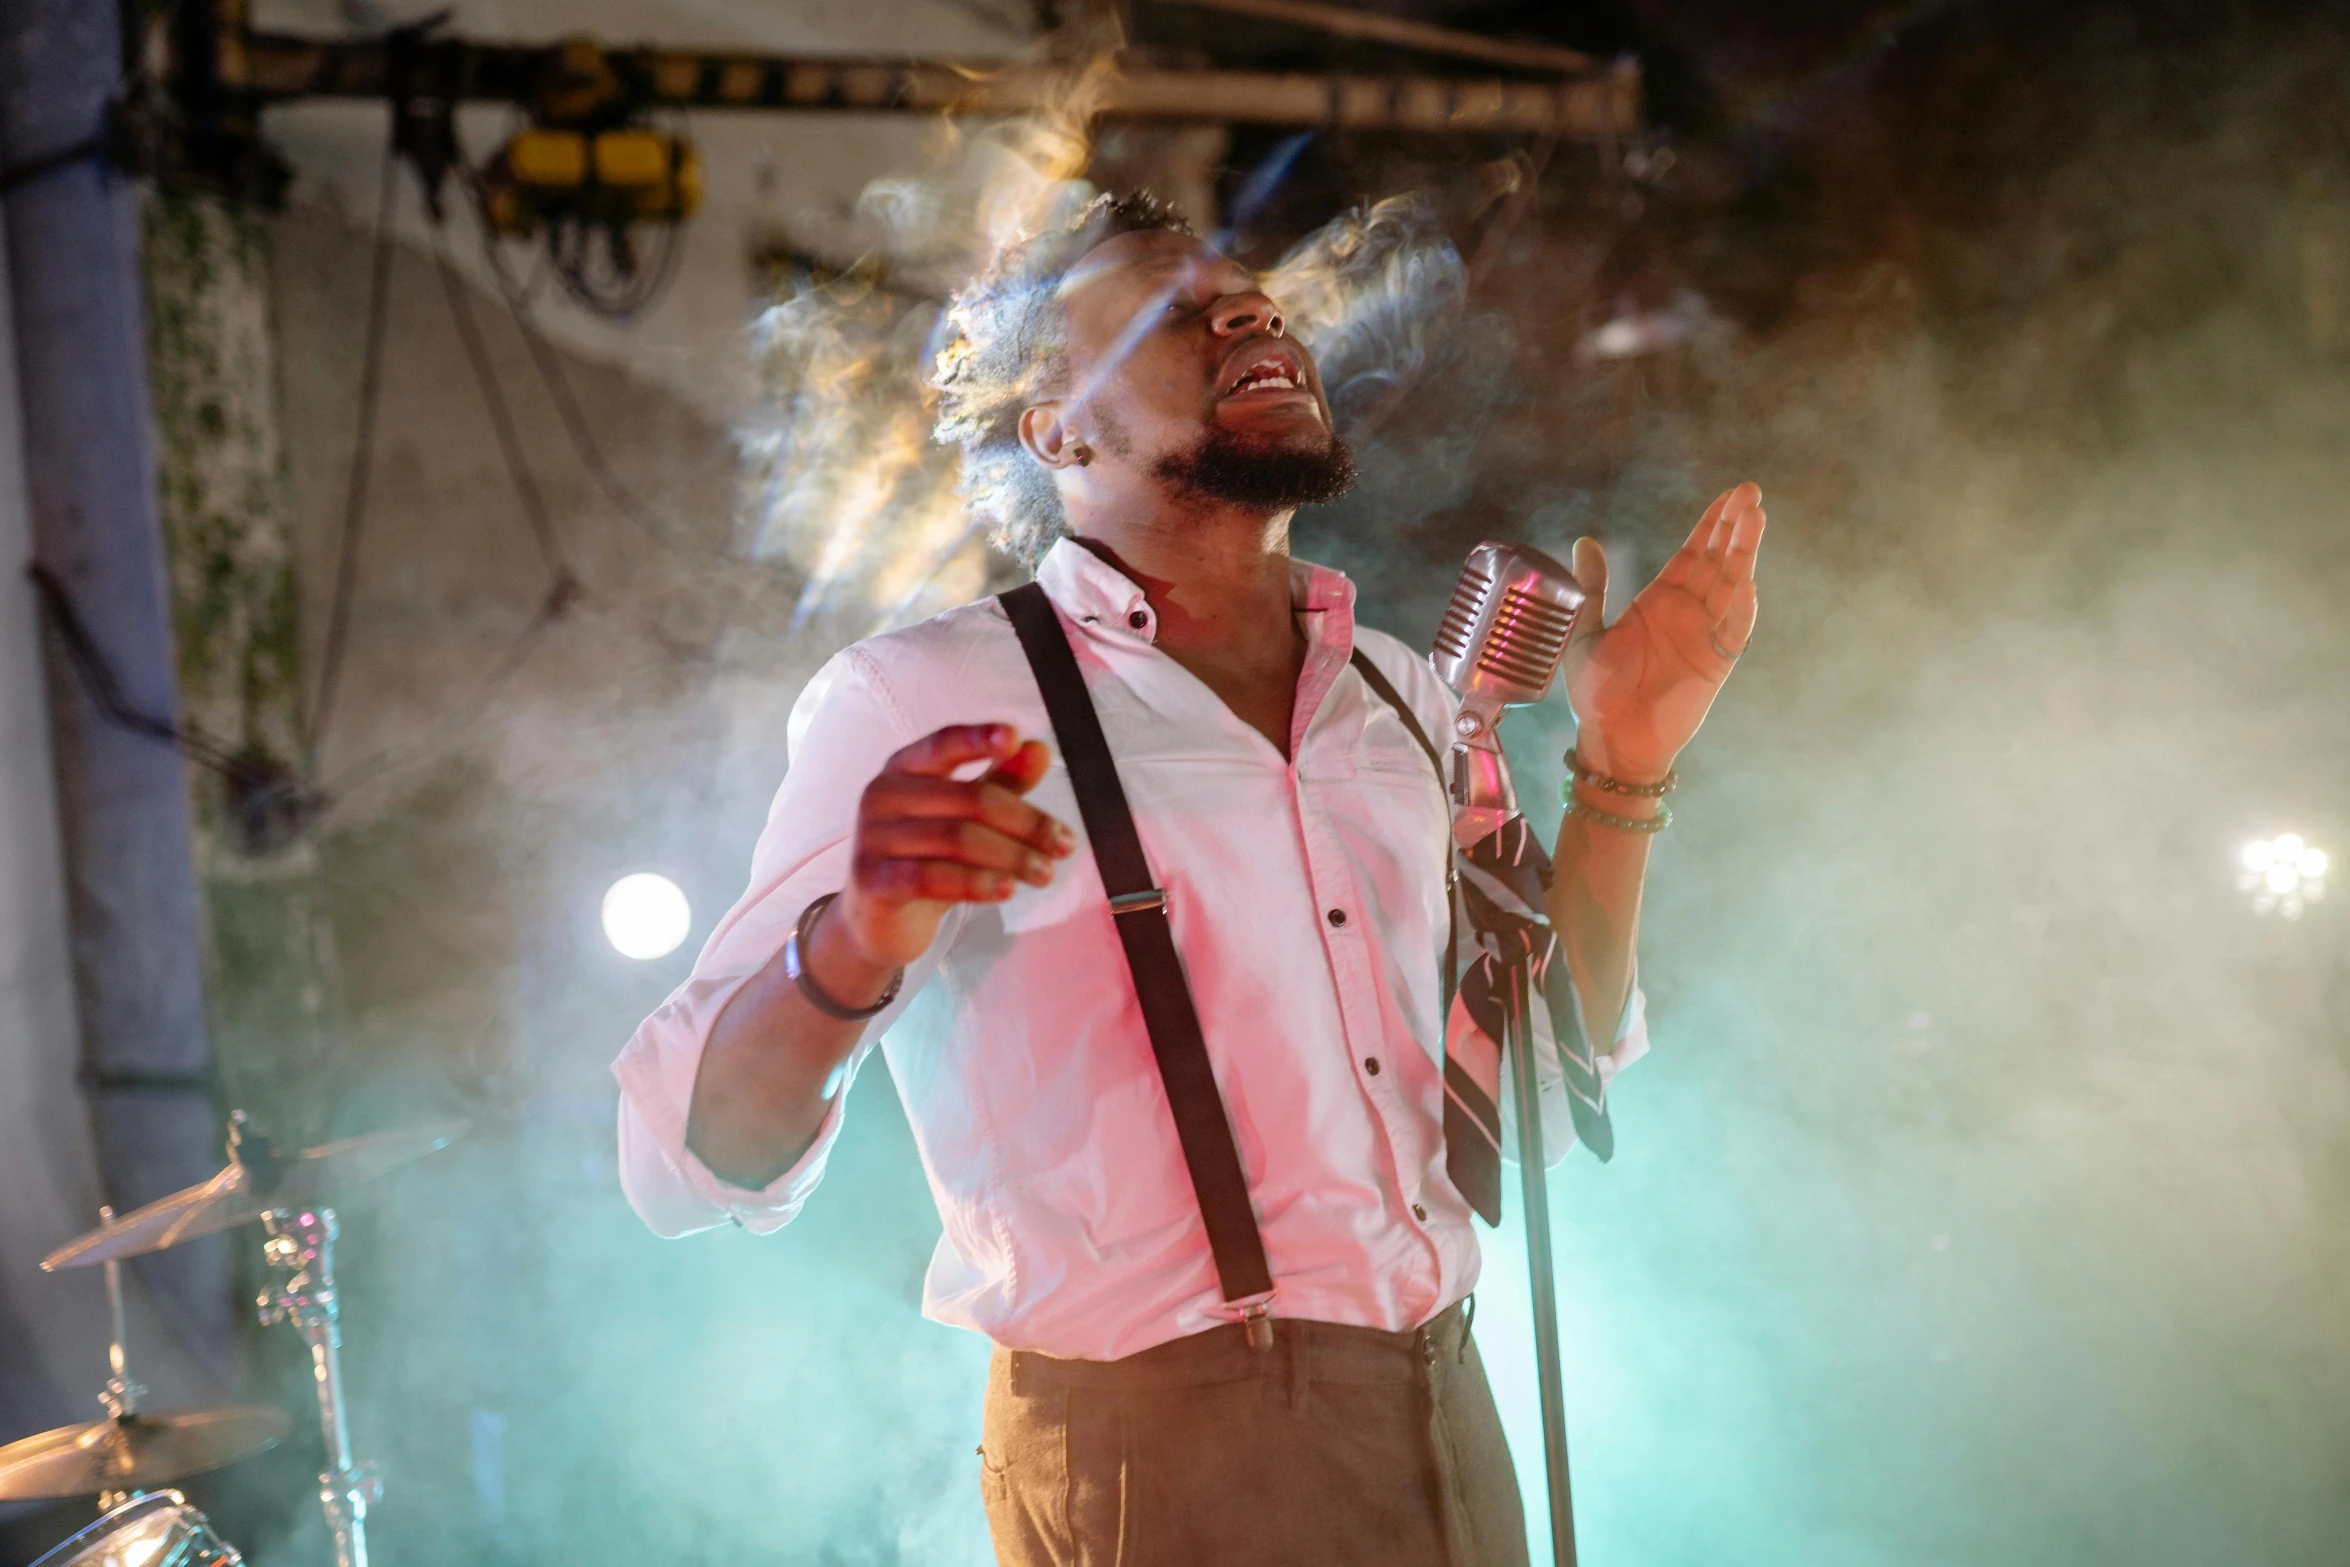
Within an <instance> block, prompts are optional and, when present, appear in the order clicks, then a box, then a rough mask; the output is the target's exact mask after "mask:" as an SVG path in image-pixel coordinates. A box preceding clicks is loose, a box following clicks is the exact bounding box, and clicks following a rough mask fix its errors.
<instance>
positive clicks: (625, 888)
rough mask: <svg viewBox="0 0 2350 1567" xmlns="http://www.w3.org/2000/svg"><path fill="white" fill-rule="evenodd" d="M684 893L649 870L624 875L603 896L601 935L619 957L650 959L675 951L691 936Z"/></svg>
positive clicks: (691, 917) (690, 916) (691, 924)
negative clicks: (602, 927)
mask: <svg viewBox="0 0 2350 1567" xmlns="http://www.w3.org/2000/svg"><path fill="white" fill-rule="evenodd" d="M693 928H694V911H693V908H692V906H691V905H690V904H688V903H687V902H686V901H685V893H684V891H683V890H682V889H681V888H680V887H679V886H678V885H677V883H675V882H673V881H671V880H670V879H669V878H668V877H666V876H662V875H658V874H656V873H655V872H652V871H638V872H636V873H635V874H634V875H631V876H623V877H621V878H620V879H619V880H618V881H616V882H614V883H613V884H612V889H611V891H609V892H607V893H605V894H604V935H605V938H606V939H607V940H609V941H610V942H611V943H612V946H613V949H614V950H615V951H617V952H618V953H619V954H620V955H621V956H622V957H626V958H638V959H644V960H649V959H652V958H665V957H667V956H669V954H670V953H672V952H675V951H676V950H677V949H678V948H679V947H680V946H682V945H683V944H684V942H685V938H686V937H687V936H689V935H691V934H692V933H693Z"/></svg>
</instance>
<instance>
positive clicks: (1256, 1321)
mask: <svg viewBox="0 0 2350 1567" xmlns="http://www.w3.org/2000/svg"><path fill="white" fill-rule="evenodd" d="M1272 1304H1273V1303H1272V1302H1271V1301H1269V1300H1260V1301H1256V1302H1254V1303H1252V1304H1250V1305H1246V1306H1243V1307H1241V1308H1240V1322H1241V1326H1242V1327H1243V1328H1245V1329H1246V1330H1247V1332H1248V1352H1249V1353H1250V1354H1252V1355H1262V1354H1265V1353H1267V1352H1268V1351H1270V1350H1271V1349H1272V1347H1273V1318H1272V1314H1271V1312H1270V1311H1269V1310H1268V1308H1269V1307H1271V1305H1272Z"/></svg>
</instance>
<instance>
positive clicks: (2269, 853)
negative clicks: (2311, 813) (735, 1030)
mask: <svg viewBox="0 0 2350 1567" xmlns="http://www.w3.org/2000/svg"><path fill="white" fill-rule="evenodd" d="M2332 864H2333V861H2332V859H2331V857H2329V856H2328V855H2327V853H2326V852H2325V850H2323V849H2320V848H2316V847H2314V846H2312V845H2311V844H2310V842H2309V841H2308V840H2307V839H2305V838H2303V837H2302V836H2301V835H2300V834H2299V833H2297V832H2287V833H2279V834H2277V835H2276V836H2275V837H2274V838H2259V839H2255V840H2254V841H2253V842H2251V843H2248V844H2246V845H2244V853H2243V866H2244V872H2243V874H2242V875H2241V876H2238V877H2237V878H2236V885H2237V887H2239V888H2240V889H2242V890H2243V892H2244V893H2245V894H2246V895H2248V896H2249V897H2250V898H2251V899H2252V912H2253V913H2255V914H2276V915H2280V916H2282V917H2283V918H2285V919H2289V920H2297V919H2299V918H2300V917H2301V916H2302V914H2303V912H2304V911H2305V910H2307V908H2308V907H2309V905H2310V904H2312V903H2315V902H2317V901H2318V900H2319V899H2321V898H2323V897H2324V896H2325V895H2326V871H2327V870H2328V869H2329V868H2331V866H2332Z"/></svg>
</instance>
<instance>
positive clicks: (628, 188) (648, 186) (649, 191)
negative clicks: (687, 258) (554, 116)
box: [481, 125, 702, 239]
mask: <svg viewBox="0 0 2350 1567" xmlns="http://www.w3.org/2000/svg"><path fill="white" fill-rule="evenodd" d="M481 184H482V210H483V213H484V215H485V216H486V217H487V218H488V219H489V224H490V227H491V229H492V230H493V231H494V232H496V233H498V234H501V235H504V236H507V237H510V238H515V239H526V238H529V237H530V236H532V235H534V234H536V233H538V232H539V231H540V229H542V228H544V227H546V226H547V225H549V224H566V223H578V224H593V225H598V226H610V227H625V226H627V225H629V224H632V223H679V222H683V221H684V220H685V219H687V218H690V217H692V216H693V215H694V211H695V209H696V208H697V207H699V206H700V205H701V203H702V158H701V154H700V153H698V152H696V151H695V150H694V146H693V143H691V142H689V141H687V140H686V139H685V138H684V137H682V136H673V135H670V134H669V133H667V132H665V131H657V130H651V129H647V128H645V127H642V126H624V127H622V128H619V129H616V130H605V131H582V130H566V129H562V128H559V127H549V126H536V125H534V126H531V127H530V128H528V129H526V130H522V131H518V132H516V133H515V134H514V136H513V138H512V139H511V140H509V141H508V142H507V143H506V145H505V146H503V147H501V148H499V149H498V152H497V155H496V156H495V157H493V158H491V160H490V162H489V165H488V166H487V167H486V168H484V169H483V170H482V177H481Z"/></svg>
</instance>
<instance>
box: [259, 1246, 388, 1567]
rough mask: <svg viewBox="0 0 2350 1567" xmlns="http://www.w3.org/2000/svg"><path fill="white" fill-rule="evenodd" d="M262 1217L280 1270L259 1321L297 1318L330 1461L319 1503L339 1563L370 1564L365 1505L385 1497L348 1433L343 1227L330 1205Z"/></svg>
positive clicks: (265, 1251)
mask: <svg viewBox="0 0 2350 1567" xmlns="http://www.w3.org/2000/svg"><path fill="white" fill-rule="evenodd" d="M261 1223H262V1227H263V1228H264V1229H266V1230H268V1231H269V1240H268V1241H267V1243H265V1244H264V1245H263V1246H262V1248H261V1255H262V1256H263V1257H264V1258H265V1259H267V1261H268V1263H269V1266H270V1267H271V1268H272V1269H273V1270H275V1271H276V1272H277V1274H278V1275H279V1278H278V1281H277V1283H276V1284H275V1285H273V1286H272V1287H270V1288H269V1289H266V1290H263V1291H262V1292H261V1296H260V1300H259V1302H258V1303H259V1305H260V1307H261V1321H262V1323H263V1324H264V1325H265V1326H272V1327H274V1326H275V1325H276V1324H278V1323H280V1322H290V1323H292V1324H293V1325H294V1331H295V1332H297V1333H299V1334H301V1335H302V1342H304V1343H305V1344H308V1345H309V1346H310V1367H311V1370H312V1372H313V1373H314V1375H315V1378H316V1381H317V1384H318V1426H319V1430H320V1431H321V1432H322V1433H323V1434H324V1435H325V1437H326V1461H327V1462H328V1464H330V1465H331V1466H332V1467H331V1468H329V1469H328V1470H327V1471H326V1472H325V1473H324V1474H322V1475H320V1476H319V1477H318V1501H319V1505H320V1506H321V1507H323V1508H324V1509H325V1510H326V1526H327V1528H328V1529H329V1530H331V1531H332V1532H333V1534H334V1537H335V1567H367V1509H368V1508H369V1507H370V1506H372V1505H374V1504H375V1503H376V1502H378V1501H381V1500H382V1499H383V1485H382V1483H381V1482H380V1481H379V1480H378V1479H377V1478H376V1473H375V1465H373V1464H356V1465H355V1464H353V1463H352V1462H351V1431H350V1426H349V1423H348V1422H347V1421H346V1420H345V1419H344V1416H343V1357H342V1350H343V1330H342V1327H341V1324H340V1321H339V1318H340V1317H341V1308H340V1305H339V1303H338V1302H337V1301H336V1299H335V1237H336V1236H337V1235H338V1234H339V1233H341V1227H340V1226H339V1225H338V1224H337V1223H336V1222H335V1211H334V1210H333V1209H332V1208H304V1209H301V1210H298V1211H289V1210H286V1209H282V1208H281V1209H278V1210H275V1211H273V1212H270V1213H267V1214H264V1215H263V1216H262V1219H261Z"/></svg>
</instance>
